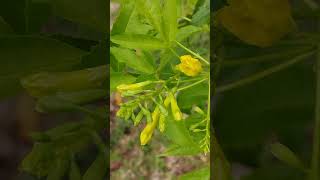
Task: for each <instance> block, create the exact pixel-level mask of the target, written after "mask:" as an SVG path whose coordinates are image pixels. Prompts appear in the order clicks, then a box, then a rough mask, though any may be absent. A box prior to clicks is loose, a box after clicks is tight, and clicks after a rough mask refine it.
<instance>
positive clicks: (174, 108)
mask: <svg viewBox="0 0 320 180" xmlns="http://www.w3.org/2000/svg"><path fill="white" fill-rule="evenodd" d="M180 61H181V63H180V64H179V65H177V66H176V68H177V69H178V70H179V71H181V72H183V73H184V74H185V75H187V76H192V77H193V76H196V75H198V74H199V73H200V72H201V71H202V66H201V63H200V62H199V60H197V59H195V58H192V57H191V56H190V55H185V56H181V57H180ZM152 83H153V81H144V82H140V83H135V84H121V85H119V86H118V87H117V90H118V92H120V93H122V94H124V93H125V94H135V93H140V92H142V90H143V88H144V87H145V86H148V85H150V84H152ZM174 93H175V90H172V91H169V92H167V94H166V98H165V100H164V101H163V103H162V104H157V105H156V106H155V109H154V111H153V112H152V113H150V112H149V110H147V109H145V108H144V107H142V106H141V105H140V108H141V111H140V112H139V113H138V115H137V116H134V109H136V108H138V107H139V105H137V104H136V105H134V107H130V108H128V107H127V108H120V110H119V111H118V113H117V116H119V117H125V119H128V118H130V116H132V115H133V117H134V124H135V125H137V124H138V123H139V122H140V121H141V119H142V118H143V116H146V118H147V125H146V126H145V128H144V129H143V130H142V132H141V134H140V143H141V145H146V144H147V143H148V142H149V141H150V139H151V138H152V135H153V132H154V129H155V128H156V127H157V125H158V128H159V131H160V132H164V130H165V121H166V118H167V117H168V111H167V109H168V108H169V105H171V113H172V116H173V118H174V120H176V121H180V120H182V119H183V117H182V112H181V111H180V108H179V106H178V103H177V100H176V97H175V96H174Z"/></svg>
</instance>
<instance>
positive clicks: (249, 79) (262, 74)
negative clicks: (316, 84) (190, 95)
mask: <svg viewBox="0 0 320 180" xmlns="http://www.w3.org/2000/svg"><path fill="white" fill-rule="evenodd" d="M313 54H314V51H311V52H308V53H305V54H303V55H300V56H297V57H295V58H293V59H292V60H290V61H287V62H284V63H281V64H279V65H276V66H274V67H271V68H269V69H266V70H264V71H262V72H259V73H256V74H254V75H251V76H249V77H246V78H243V79H240V80H239V81H236V82H234V83H230V84H227V85H224V86H221V87H218V88H217V91H216V92H217V93H221V92H224V91H228V90H231V89H234V88H237V87H240V86H243V85H246V84H250V83H253V82H255V81H257V80H260V79H262V78H264V77H266V76H268V75H271V74H273V73H275V72H278V71H281V70H283V69H285V68H288V67H290V66H292V65H294V64H296V63H298V62H300V61H302V60H304V59H306V58H308V57H310V56H311V55H313Z"/></svg>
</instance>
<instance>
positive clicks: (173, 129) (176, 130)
mask: <svg viewBox="0 0 320 180" xmlns="http://www.w3.org/2000/svg"><path fill="white" fill-rule="evenodd" d="M164 134H165V135H166V136H167V137H168V139H169V140H170V141H172V142H173V143H174V144H177V145H180V146H197V145H196V144H195V143H194V142H193V141H192V138H191V136H190V134H189V132H188V129H187V128H186V126H185V124H184V121H183V120H182V121H176V120H174V118H173V117H172V113H169V116H168V117H167V121H166V129H165V131H164Z"/></svg>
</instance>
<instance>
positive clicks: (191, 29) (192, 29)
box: [177, 25, 202, 42]
mask: <svg viewBox="0 0 320 180" xmlns="http://www.w3.org/2000/svg"><path fill="white" fill-rule="evenodd" d="M201 30H202V28H200V27H197V26H192V25H188V26H184V27H182V28H180V29H179V30H178V33H177V41H178V42H181V41H183V40H184V39H186V38H188V37H189V36H191V35H192V34H194V33H197V32H200V31H201Z"/></svg>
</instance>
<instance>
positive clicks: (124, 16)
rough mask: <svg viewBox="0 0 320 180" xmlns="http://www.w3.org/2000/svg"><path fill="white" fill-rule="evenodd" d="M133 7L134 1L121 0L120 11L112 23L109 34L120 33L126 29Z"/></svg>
mask: <svg viewBox="0 0 320 180" xmlns="http://www.w3.org/2000/svg"><path fill="white" fill-rule="evenodd" d="M134 7H135V3H134V1H123V2H122V3H121V9H120V13H119V16H118V17H117V20H116V21H115V22H114V24H113V27H112V31H111V35H115V34H121V33H124V32H125V31H126V28H127V25H128V23H129V20H130V17H131V14H132V12H133V10H134Z"/></svg>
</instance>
